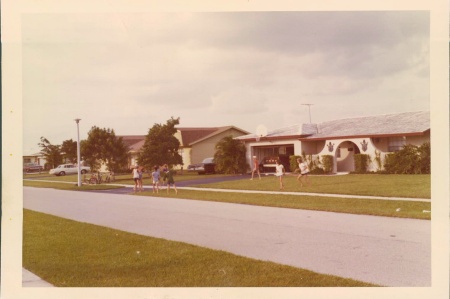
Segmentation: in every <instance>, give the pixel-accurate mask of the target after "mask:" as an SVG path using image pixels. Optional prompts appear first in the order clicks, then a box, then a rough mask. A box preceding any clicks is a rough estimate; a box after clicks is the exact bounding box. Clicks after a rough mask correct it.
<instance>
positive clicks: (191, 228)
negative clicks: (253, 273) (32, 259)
mask: <svg viewBox="0 0 450 299" xmlns="http://www.w3.org/2000/svg"><path fill="white" fill-rule="evenodd" d="M180 196H182V192H180ZM249 196H251V195H249ZM318 200H319V199H318ZM24 208H26V209H30V210H34V211H39V212H43V213H47V214H52V215H56V216H60V217H64V218H67V219H72V220H76V221H81V222H87V223H92V224H96V225H101V226H106V227H111V228H114V229H119V230H123V231H129V232H133V233H137V234H141V235H146V236H152V237H159V238H164V239H168V240H175V241H182V242H186V243H190V244H194V245H199V246H203V247H208V248H212V249H218V250H224V251H228V252H231V253H234V254H238V255H241V256H246V257H250V258H254V259H260V260H267V261H273V262H276V263H280V264H285V265H291V266H294V267H299V268H304V269H309V270H312V271H315V272H319V273H323V274H332V275H337V276H341V277H347V278H353V279H357V280H361V281H365V282H371V283H375V284H380V285H385V286H397V287H406V286H416V287H419V286H420V287H427V286H431V221H426V220H414V219H398V218H388V217H374V216H361V215H350V214H339V213H329V212H318V211H305V210H294V209H283V208H270V207H258V206H249V205H239V204H230V203H217V202H205V201H196V200H183V199H174V198H157V197H143V196H132V195H122V194H105V193H92V192H76V191H62V190H53V189H44V188H31V187H24Z"/></svg>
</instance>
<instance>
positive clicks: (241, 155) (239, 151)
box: [214, 135, 249, 174]
mask: <svg viewBox="0 0 450 299" xmlns="http://www.w3.org/2000/svg"><path fill="white" fill-rule="evenodd" d="M245 153H246V148H245V145H244V144H243V143H242V142H240V141H239V140H236V139H233V136H231V135H230V136H226V137H224V138H222V139H221V140H220V141H219V142H217V144H216V146H215V153H214V163H215V164H216V171H217V172H221V173H227V174H231V173H233V174H236V173H245V172H246V171H247V169H248V168H249V166H248V164H247V162H246V161H245Z"/></svg>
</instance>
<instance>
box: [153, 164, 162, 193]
mask: <svg viewBox="0 0 450 299" xmlns="http://www.w3.org/2000/svg"><path fill="white" fill-rule="evenodd" d="M158 168H159V167H158V166H155V168H154V171H153V172H152V179H153V193H155V190H156V193H159V178H160V174H159V169H158Z"/></svg>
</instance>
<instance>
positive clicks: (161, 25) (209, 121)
mask: <svg viewBox="0 0 450 299" xmlns="http://www.w3.org/2000/svg"><path fill="white" fill-rule="evenodd" d="M22 25H23V27H22V31H23V41H24V44H23V102H24V119H25V120H24V147H25V148H28V147H30V146H31V145H33V144H36V143H37V142H38V141H39V140H38V138H39V137H40V136H45V137H48V138H49V139H50V141H52V142H55V143H57V142H61V141H62V140H65V139H70V138H73V132H72V131H73V130H72V129H73V128H72V127H73V124H72V122H73V121H72V119H73V118H75V117H81V118H82V119H83V120H82V122H83V124H82V125H83V128H84V129H83V130H84V131H83V134H86V133H87V131H88V130H89V129H90V127H91V126H93V125H96V126H100V127H109V128H113V129H115V131H116V132H117V133H118V134H119V133H120V134H145V133H146V132H147V130H148V128H149V127H151V126H152V125H153V124H154V123H164V122H165V121H166V120H167V119H169V118H170V117H171V116H174V117H180V118H181V126H221V125H235V126H237V127H241V128H243V129H245V130H249V131H253V130H254V128H255V127H256V126H257V125H258V124H260V123H263V124H265V125H266V126H267V127H268V128H272V129H275V128H277V127H281V126H287V125H290V124H292V123H299V122H307V121H308V110H307V109H306V107H305V106H301V104H302V103H313V104H314V105H313V106H312V107H311V111H312V114H313V121H325V120H330V119H337V118H341V117H349V116H359V115H361V114H363V115H371V114H376V113H389V112H402V110H403V109H405V110H421V109H427V107H429V89H430V86H429V57H428V56H429V52H428V48H429V44H430V41H429V36H428V32H429V15H428V13H427V12H413V11H410V12H408V11H404V12H220V13H151V14H147V13H136V14H129V13H127V14H119V13H114V14H64V15H60V14H46V15H44V14H35V15H33V14H29V15H25V16H24V18H23V23H22ZM36 112H38V113H36ZM49 120H52V121H49ZM55 123H57V124H58V126H59V127H58V129H56V128H55ZM133 132H135V133H133ZM49 136H52V138H54V140H55V141H53V140H51V139H52V138H50V137H49ZM82 138H83V137H82Z"/></svg>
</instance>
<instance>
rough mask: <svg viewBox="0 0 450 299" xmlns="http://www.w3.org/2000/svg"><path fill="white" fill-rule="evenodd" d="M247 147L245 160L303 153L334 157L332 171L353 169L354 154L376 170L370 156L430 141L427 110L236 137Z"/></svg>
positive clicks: (373, 156)
mask: <svg viewBox="0 0 450 299" xmlns="http://www.w3.org/2000/svg"><path fill="white" fill-rule="evenodd" d="M236 139H238V140H241V141H243V142H244V143H245V145H246V147H247V162H248V163H250V161H251V157H252V156H257V158H258V159H259V160H261V159H263V158H264V157H267V156H277V155H278V156H290V155H302V154H303V153H304V154H306V155H313V156H319V157H320V156H323V155H332V156H333V157H334V166H333V172H350V171H353V170H354V158H353V157H354V155H355V154H367V155H369V156H370V157H371V160H372V162H371V164H370V165H369V168H368V170H373V171H375V170H377V168H378V165H376V163H375V162H373V161H374V158H375V156H376V155H379V156H380V157H381V159H382V161H384V157H385V155H386V154H387V153H391V152H395V151H397V150H400V149H401V148H402V147H403V146H404V145H406V144H413V145H421V144H423V143H424V142H430V113H429V112H428V111H425V112H424V111H421V112H406V113H400V114H390V115H378V116H369V117H358V118H349V119H340V120H333V121H327V122H323V123H319V124H298V125H292V126H289V127H285V128H281V129H277V130H273V131H269V132H267V134H263V135H262V136H257V135H256V134H248V135H245V136H240V137H237V138H236Z"/></svg>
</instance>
